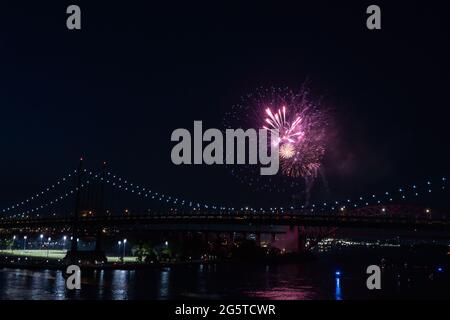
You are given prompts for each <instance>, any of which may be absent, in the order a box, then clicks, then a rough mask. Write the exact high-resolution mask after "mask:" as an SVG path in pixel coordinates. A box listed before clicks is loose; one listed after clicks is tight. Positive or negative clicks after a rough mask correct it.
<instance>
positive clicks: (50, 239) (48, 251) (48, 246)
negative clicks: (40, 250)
mask: <svg viewBox="0 0 450 320" xmlns="http://www.w3.org/2000/svg"><path fill="white" fill-rule="evenodd" d="M50 241H52V238H50V237H48V243H47V258H48V255H49V253H50Z"/></svg>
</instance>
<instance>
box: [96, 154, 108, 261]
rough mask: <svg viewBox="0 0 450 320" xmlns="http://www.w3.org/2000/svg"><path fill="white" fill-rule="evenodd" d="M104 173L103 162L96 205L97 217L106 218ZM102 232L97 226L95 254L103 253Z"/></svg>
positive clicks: (104, 166)
mask: <svg viewBox="0 0 450 320" xmlns="http://www.w3.org/2000/svg"><path fill="white" fill-rule="evenodd" d="M105 172H106V161H104V162H103V166H102V175H101V179H100V197H99V198H100V199H99V203H98V208H97V209H98V210H97V215H98V216H101V217H105V216H106V210H105ZM102 232H103V228H102V226H99V227H98V229H97V235H96V238H95V251H96V252H103V249H102Z"/></svg>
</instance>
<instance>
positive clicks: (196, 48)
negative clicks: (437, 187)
mask: <svg viewBox="0 0 450 320" xmlns="http://www.w3.org/2000/svg"><path fill="white" fill-rule="evenodd" d="M310 2H312V1H308V2H306V3H308V4H307V5H306V4H300V3H301V1H296V2H295V3H296V4H295V5H292V4H290V5H287V4H284V5H281V4H280V3H279V2H278V1H276V2H275V1H274V2H273V3H271V4H267V3H266V4H262V3H260V2H255V3H253V4H251V5H250V4H248V5H246V6H245V7H244V6H238V5H231V4H224V3H225V2H224V3H223V4H219V3H216V2H215V1H214V2H211V3H210V4H204V3H202V4H197V5H195V4H193V3H191V2H188V3H189V5H187V4H184V5H181V4H175V3H171V4H170V5H169V4H168V5H167V6H162V5H156V4H151V2H150V1H146V3H147V4H143V3H131V2H121V3H120V4H113V3H111V2H104V3H101V2H97V1H96V4H93V3H92V1H89V2H86V3H85V2H78V1H71V2H65V1H58V2H54V3H50V2H47V3H43V2H42V1H37V2H34V3H33V4H26V3H23V2H20V1H19V2H17V1H14V2H12V1H11V2H6V3H2V6H1V10H0V11H1V13H0V61H1V64H0V65H1V68H0V106H1V119H2V121H1V126H0V146H1V150H2V154H1V158H0V168H1V175H0V177H1V179H0V205H1V207H4V206H6V205H9V204H11V202H14V201H16V200H20V199H22V198H24V197H27V196H29V195H30V194H32V193H33V192H35V191H38V190H40V187H41V186H44V185H47V184H49V183H52V182H53V181H54V180H55V179H57V178H59V177H60V176H62V175H65V174H66V173H67V172H69V171H70V170H73V169H75V168H76V166H77V162H78V159H79V157H80V156H83V157H84V158H85V159H86V165H87V167H89V168H93V169H95V168H98V167H100V163H101V162H102V161H104V160H106V161H107V162H108V166H109V168H110V170H111V171H113V172H117V173H119V174H120V175H122V176H125V177H127V178H129V179H130V180H133V181H135V182H136V183H138V184H141V185H147V186H149V187H151V188H153V189H154V190H161V191H162V192H166V193H168V194H171V195H174V196H182V197H185V198H192V199H195V200H197V201H212V202H214V201H218V202H222V203H227V204H233V205H239V204H241V203H244V204H246V203H250V204H254V203H255V202H256V201H257V200H258V199H261V195H260V194H258V193H256V192H254V191H253V190H252V189H251V188H248V187H247V186H245V185H243V184H240V183H239V182H238V181H237V180H236V179H235V178H234V177H233V176H231V175H230V173H229V171H228V169H227V168H225V167H223V166H212V167H207V166H206V165H202V166H197V167H194V166H175V165H173V164H172V162H171V160H170V152H171V149H172V147H173V145H174V143H172V142H171V141H170V135H171V132H172V131H173V130H175V129H176V128H187V129H189V130H192V126H193V121H194V120H202V121H203V124H204V127H208V128H213V127H214V128H221V123H222V118H223V115H224V114H225V112H227V111H229V110H230V108H231V106H232V105H233V104H236V103H238V102H240V97H241V96H242V95H245V94H246V93H248V92H251V91H253V90H254V89H255V88H257V87H259V86H267V87H270V86H289V87H290V88H292V89H295V88H298V87H299V86H300V85H301V84H302V83H303V82H304V81H305V79H309V81H310V84H311V88H312V90H313V91H314V92H317V93H318V94H320V95H321V96H324V101H326V104H327V107H329V108H330V109H331V110H332V113H333V119H334V129H333V143H332V144H330V146H329V150H328V153H327V156H326V161H325V166H324V169H325V172H326V176H327V180H328V184H329V189H330V193H331V194H332V195H333V196H336V197H339V196H343V195H359V194H361V193H362V194H363V193H370V192H378V191H380V190H381V191H383V190H389V189H392V188H396V187H398V186H402V185H403V184H406V183H413V182H421V181H425V180H426V179H428V178H440V177H441V176H443V175H446V173H447V172H448V163H449V160H450V152H449V148H448V136H449V135H448V130H449V126H448V117H447V115H448V114H449V112H448V107H449V103H448V101H449V98H448V92H449V82H450V81H449V71H450V70H449V57H450V52H449V51H450V50H449V48H448V43H449V33H448V32H447V31H446V29H448V26H447V25H446V24H448V10H446V8H444V7H442V5H441V4H439V2H436V3H434V4H433V3H430V2H426V4H424V3H423V4H420V3H417V4H415V3H414V2H413V1H395V3H396V4H393V3H391V2H393V1H390V2H388V3H380V2H376V3H377V4H379V5H380V6H381V10H382V30H377V31H369V30H368V29H367V28H366V25H365V21H366V18H367V14H366V13H365V11H366V8H367V6H368V5H370V4H373V3H372V2H365V1H360V2H349V1H345V2H343V1H340V2H339V4H337V1H330V2H324V1H321V2H320V1H319V2H316V1H314V3H315V4H314V5H312V4H310ZM213 3H214V5H213ZM344 3H345V4H344ZM374 3H375V2H374ZM69 4H79V5H80V7H81V10H82V30H80V31H69V30H67V28H66V18H67V15H66V13H65V11H66V7H67V6H68V5H69ZM264 199H265V200H266V201H272V200H273V201H274V202H277V201H279V200H280V195H278V194H271V195H265V196H264Z"/></svg>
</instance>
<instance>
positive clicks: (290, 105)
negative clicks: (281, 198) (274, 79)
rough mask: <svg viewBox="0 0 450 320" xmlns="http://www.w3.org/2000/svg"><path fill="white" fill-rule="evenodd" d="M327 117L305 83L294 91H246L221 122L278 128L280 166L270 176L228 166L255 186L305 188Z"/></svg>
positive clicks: (315, 167)
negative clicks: (274, 173)
mask: <svg viewBox="0 0 450 320" xmlns="http://www.w3.org/2000/svg"><path fill="white" fill-rule="evenodd" d="M328 120H329V118H328V114H327V113H326V112H325V111H324V110H323V109H322V107H321V106H320V104H318V103H316V101H314V100H313V99H311V97H310V94H309V90H308V89H307V88H306V86H304V87H302V88H301V89H300V90H299V91H298V92H293V91H292V90H290V89H289V88H274V87H272V88H259V89H257V90H256V91H255V92H253V93H249V94H247V95H246V96H244V97H243V98H242V102H241V103H240V104H237V105H235V106H233V109H232V110H231V111H230V112H229V113H227V115H226V118H225V125H226V126H227V127H228V128H236V127H240V128H255V127H258V128H264V129H267V130H269V131H273V130H278V136H279V140H278V141H277V142H276V143H278V147H279V155H280V165H281V168H280V173H279V174H278V175H276V176H273V177H261V176H259V175H258V173H257V172H255V170H254V169H253V168H252V167H250V166H247V167H238V168H232V173H233V175H235V176H236V177H237V178H238V179H239V180H241V181H242V182H246V183H247V184H248V185H249V186H251V187H253V188H256V189H265V190H269V191H279V192H286V191H287V190H288V188H296V189H297V188H298V186H299V185H304V186H305V189H308V188H309V187H308V186H309V185H311V184H312V182H313V181H314V180H315V178H316V177H317V175H318V172H319V171H320V170H321V167H322V160H323V156H324V154H325V151H326V143H325V142H326V129H327V125H328ZM298 178H302V179H298Z"/></svg>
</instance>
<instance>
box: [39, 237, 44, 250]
mask: <svg viewBox="0 0 450 320" xmlns="http://www.w3.org/2000/svg"><path fill="white" fill-rule="evenodd" d="M39 238H41V248H42V244H43V239H44V235H43V234H41V235H40V236H39Z"/></svg>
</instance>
